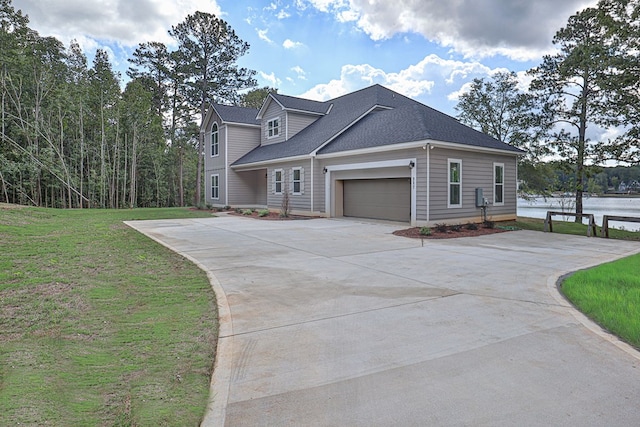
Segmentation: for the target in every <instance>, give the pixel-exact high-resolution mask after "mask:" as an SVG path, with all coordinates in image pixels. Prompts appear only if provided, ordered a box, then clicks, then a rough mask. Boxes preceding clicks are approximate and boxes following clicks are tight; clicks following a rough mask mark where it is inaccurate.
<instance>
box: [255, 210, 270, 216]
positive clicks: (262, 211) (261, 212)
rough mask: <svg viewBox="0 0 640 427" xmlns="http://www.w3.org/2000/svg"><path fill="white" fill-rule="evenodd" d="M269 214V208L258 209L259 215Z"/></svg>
mask: <svg viewBox="0 0 640 427" xmlns="http://www.w3.org/2000/svg"><path fill="white" fill-rule="evenodd" d="M267 215H269V209H260V210H259V211H258V216H259V217H263V216H267Z"/></svg>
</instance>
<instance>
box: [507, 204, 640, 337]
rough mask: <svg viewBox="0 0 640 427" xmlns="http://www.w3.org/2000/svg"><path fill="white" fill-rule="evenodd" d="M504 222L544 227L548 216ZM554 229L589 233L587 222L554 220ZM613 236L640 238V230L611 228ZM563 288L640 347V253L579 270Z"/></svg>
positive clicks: (590, 313)
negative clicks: (577, 222)
mask: <svg viewBox="0 0 640 427" xmlns="http://www.w3.org/2000/svg"><path fill="white" fill-rule="evenodd" d="M500 224H501V225H511V226H516V227H518V228H521V229H525V230H536V231H543V230H544V220H542V219H535V218H523V217H519V218H518V220H517V221H510V222H507V223H500ZM553 232H554V233H563V234H575V235H579V236H586V234H587V226H586V225H582V224H576V223H574V222H572V221H567V222H564V221H556V220H554V222H553ZM598 236H600V227H598ZM609 236H610V238H611V239H620V240H634V241H640V232H637V231H636V232H633V231H624V230H617V229H609ZM595 238H600V237H595ZM561 289H562V292H563V293H564V294H565V295H566V297H567V298H568V299H569V300H570V301H571V302H572V303H573V304H574V305H575V306H576V307H577V308H578V309H579V310H580V311H582V312H583V313H585V314H586V315H587V316H588V317H589V318H591V319H593V320H594V321H595V322H597V323H598V324H599V325H601V326H602V327H603V328H605V329H607V330H608V331H610V332H611V333H613V334H615V335H617V336H618V337H620V338H621V339H623V340H625V341H626V342H628V343H629V344H631V345H633V346H635V347H636V348H639V349H640V255H635V256H632V257H629V258H625V259H622V260H618V261H615V262H612V263H609V264H604V265H601V266H598V267H594V268H592V269H589V270H584V271H579V272H577V273H575V274H573V275H572V276H570V277H569V278H567V279H566V280H565V281H564V282H563V284H562V288H561Z"/></svg>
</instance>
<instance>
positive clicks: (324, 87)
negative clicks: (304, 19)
mask: <svg viewBox="0 0 640 427" xmlns="http://www.w3.org/2000/svg"><path fill="white" fill-rule="evenodd" d="M499 71H505V69H504V68H490V67H487V66H486V65H483V64H481V63H480V62H477V61H455V60H451V59H444V58H441V57H439V56H437V55H427V56H426V57H425V58H424V59H422V60H421V61H420V62H418V63H416V64H413V65H410V66H408V67H407V68H405V69H403V70H400V71H398V72H386V71H384V70H382V69H379V68H375V67H373V66H371V65H369V64H359V65H344V66H343V67H342V69H341V72H340V78H339V79H334V80H331V81H329V82H328V83H323V84H318V85H316V86H314V87H312V88H311V89H309V90H307V91H306V92H305V93H303V94H301V95H300V96H301V97H303V98H309V99H315V100H321V101H325V100H327V99H331V98H335V97H338V96H341V95H344V94H346V93H349V92H353V91H355V90H358V89H362V88H363V87H366V86H370V85H372V84H376V83H377V84H380V85H382V86H385V87H388V88H389V89H392V90H395V91H396V92H399V93H401V94H403V95H406V96H408V97H410V98H414V99H419V100H422V101H423V102H426V103H432V101H433V100H437V99H447V100H448V101H457V100H458V98H459V96H460V95H461V94H463V93H465V92H467V91H468V90H469V87H470V84H471V81H472V80H473V79H474V78H486V77H490V76H491V75H493V74H495V73H497V72H499ZM518 77H519V80H520V82H521V85H523V87H524V86H525V85H528V80H527V77H528V76H526V75H525V73H524V72H522V73H519V74H518ZM444 109H445V110H446V107H445V108H444Z"/></svg>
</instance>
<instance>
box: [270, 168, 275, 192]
mask: <svg viewBox="0 0 640 427" xmlns="http://www.w3.org/2000/svg"><path fill="white" fill-rule="evenodd" d="M271 194H276V170H275V169H274V170H272V171H271Z"/></svg>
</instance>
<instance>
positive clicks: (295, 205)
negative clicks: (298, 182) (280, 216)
mask: <svg viewBox="0 0 640 427" xmlns="http://www.w3.org/2000/svg"><path fill="white" fill-rule="evenodd" d="M295 167H301V168H303V169H304V182H303V192H302V194H291V193H292V191H293V188H292V186H291V174H292V168H295ZM276 169H283V171H284V177H285V179H286V182H287V187H288V190H289V207H290V209H291V210H296V211H304V212H310V211H311V159H309V160H301V161H297V162H286V163H281V164H278V165H276V166H269V168H268V170H267V171H268V172H267V175H268V178H267V206H269V208H271V209H280V208H281V207H282V197H283V195H282V194H273V185H272V184H273V178H272V176H273V171H274V170H276ZM284 188H285V186H284V185H283V190H284Z"/></svg>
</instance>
